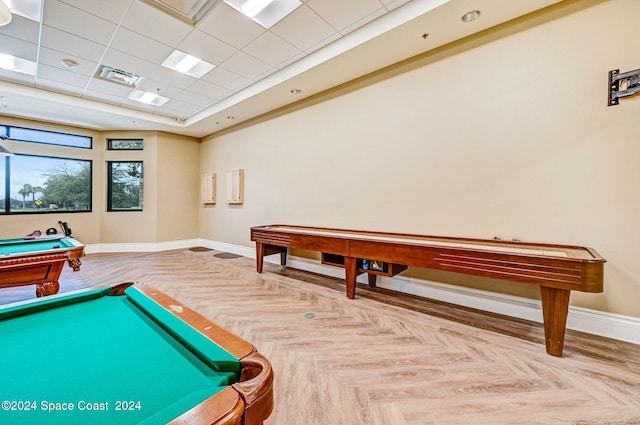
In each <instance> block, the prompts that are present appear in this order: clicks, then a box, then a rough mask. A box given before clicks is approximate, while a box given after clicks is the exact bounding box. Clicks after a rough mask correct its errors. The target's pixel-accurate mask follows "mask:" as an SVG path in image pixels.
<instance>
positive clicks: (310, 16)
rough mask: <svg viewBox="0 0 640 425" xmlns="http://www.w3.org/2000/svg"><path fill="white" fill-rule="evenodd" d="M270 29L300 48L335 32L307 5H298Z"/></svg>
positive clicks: (316, 42)
mask: <svg viewBox="0 0 640 425" xmlns="http://www.w3.org/2000/svg"><path fill="white" fill-rule="evenodd" d="M271 31H272V32H273V33H274V34H276V35H278V36H279V37H280V38H282V39H283V40H286V41H288V42H289V43H291V44H293V45H294V46H295V47H297V48H298V49H300V50H307V49H309V48H310V47H312V46H314V45H317V44H318V43H320V42H321V41H322V40H326V39H327V38H329V37H331V36H332V35H334V34H336V32H337V31H336V30H335V28H333V27H332V26H331V25H329V24H328V23H327V22H326V21H325V20H324V19H322V18H321V17H320V16H318V15H317V14H316V13H315V12H314V11H312V10H311V9H309V8H308V7H307V6H304V5H303V6H300V7H299V8H297V9H296V10H294V11H293V12H291V13H290V14H289V15H288V16H287V17H286V18H285V19H283V20H282V21H280V22H278V23H277V24H275V25H274V26H273V27H272V28H271Z"/></svg>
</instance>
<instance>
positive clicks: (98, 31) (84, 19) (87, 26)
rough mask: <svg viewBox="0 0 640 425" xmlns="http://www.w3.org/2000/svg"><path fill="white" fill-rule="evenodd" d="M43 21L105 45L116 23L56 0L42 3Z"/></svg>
mask: <svg viewBox="0 0 640 425" xmlns="http://www.w3.org/2000/svg"><path fill="white" fill-rule="evenodd" d="M44 23H45V24H46V25H48V26H51V27H54V28H57V29H59V30H62V31H65V32H69V33H71V34H74V35H77V36H79V37H82V38H86V39H87V40H90V41H94V42H96V43H99V44H103V45H107V44H108V43H109V40H111V36H112V35H113V32H114V31H115V30H116V25H115V24H113V23H112V22H109V21H107V20H105V19H102V18H99V17H97V16H94V15H91V14H89V13H87V12H84V11H82V10H80V9H77V8H75V7H72V6H69V5H67V4H64V3H61V2H60V1H58V0H47V1H46V2H45V3H44Z"/></svg>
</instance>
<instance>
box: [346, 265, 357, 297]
mask: <svg viewBox="0 0 640 425" xmlns="http://www.w3.org/2000/svg"><path fill="white" fill-rule="evenodd" d="M357 263H358V260H357V259H356V258H354V257H344V269H345V271H346V281H347V282H346V283H347V298H351V299H353V298H355V296H356V277H357V276H358V267H357V266H358V264H357Z"/></svg>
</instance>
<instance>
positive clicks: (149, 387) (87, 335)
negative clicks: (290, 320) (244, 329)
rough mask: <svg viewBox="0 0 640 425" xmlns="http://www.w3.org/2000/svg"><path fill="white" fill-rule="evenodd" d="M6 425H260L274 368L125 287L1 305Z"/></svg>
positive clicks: (239, 343) (158, 297)
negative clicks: (168, 424)
mask: <svg viewBox="0 0 640 425" xmlns="http://www.w3.org/2000/svg"><path fill="white" fill-rule="evenodd" d="M0 341H2V344H1V345H0V358H2V359H3V364H4V367H2V368H0V382H2V385H0V403H2V406H1V408H0V418H1V422H2V423H7V424H18V423H19V424H21V425H28V424H80V423H91V424H93V425H101V424H144V425H151V424H165V423H170V424H174V425H177V424H189V425H199V424H203V425H204V424H207V425H209V424H216V425H222V424H228V425H231V424H233V425H240V424H242V425H245V424H246V425H256V424H261V423H262V422H263V421H264V420H265V419H266V418H267V417H268V416H269V415H270V414H271V411H272V409H273V390H272V387H273V372H272V369H271V365H270V363H269V361H268V360H267V359H266V358H265V357H264V356H263V355H261V354H260V353H258V352H257V351H256V349H255V347H254V346H253V345H251V344H250V343H249V342H247V341H245V340H243V339H241V338H240V337H238V336H237V335H234V334H232V333H230V332H229V331H227V330H225V329H223V328H221V327H219V326H217V325H215V324H214V323H212V322H210V321H209V320H207V319H206V318H204V317H203V316H200V315H199V314H198V313H196V312H195V311H193V310H191V309H189V308H187V307H186V306H184V305H182V304H181V303H179V302H178V301H176V300H174V299H173V298H171V297H169V296H168V295H166V294H164V293H162V292H160V291H157V290H155V289H153V288H151V287H148V286H145V285H141V284H135V285H132V283H131V282H127V283H123V284H120V285H116V286H113V287H108V288H104V289H94V290H89V291H81V292H77V293H72V294H69V295H65V294H59V295H55V296H50V297H46V298H40V299H37V300H33V301H32V302H29V303H23V304H14V305H9V306H7V307H5V308H3V309H0Z"/></svg>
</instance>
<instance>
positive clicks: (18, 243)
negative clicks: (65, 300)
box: [0, 236, 84, 297]
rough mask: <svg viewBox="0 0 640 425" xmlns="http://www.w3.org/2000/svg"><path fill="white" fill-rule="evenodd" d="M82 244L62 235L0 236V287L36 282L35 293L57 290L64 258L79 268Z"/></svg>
mask: <svg viewBox="0 0 640 425" xmlns="http://www.w3.org/2000/svg"><path fill="white" fill-rule="evenodd" d="M83 256H84V245H83V244H82V243H80V242H79V241H78V240H76V239H74V238H71V237H66V236H45V237H42V238H37V239H23V238H19V239H4V240H0V288H3V287H11V286H26V285H36V296H38V297H42V296H45V295H52V294H55V293H57V292H58V290H59V289H60V284H59V282H58V279H59V278H60V273H62V268H63V267H64V264H65V262H67V263H69V266H70V267H71V268H73V271H74V272H75V271H78V270H80V265H81V262H80V258H82V257H83Z"/></svg>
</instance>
